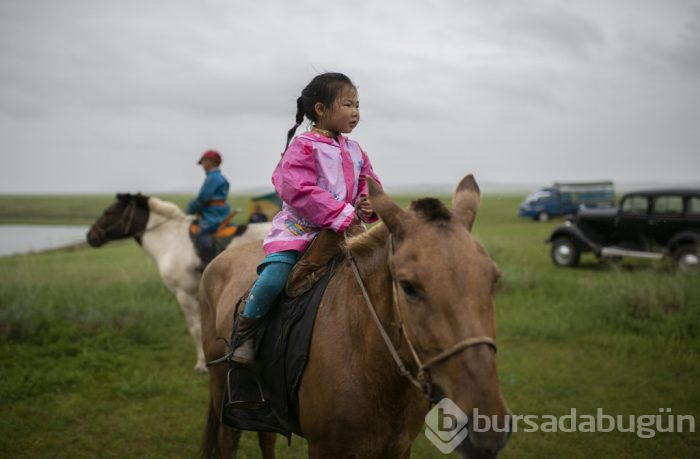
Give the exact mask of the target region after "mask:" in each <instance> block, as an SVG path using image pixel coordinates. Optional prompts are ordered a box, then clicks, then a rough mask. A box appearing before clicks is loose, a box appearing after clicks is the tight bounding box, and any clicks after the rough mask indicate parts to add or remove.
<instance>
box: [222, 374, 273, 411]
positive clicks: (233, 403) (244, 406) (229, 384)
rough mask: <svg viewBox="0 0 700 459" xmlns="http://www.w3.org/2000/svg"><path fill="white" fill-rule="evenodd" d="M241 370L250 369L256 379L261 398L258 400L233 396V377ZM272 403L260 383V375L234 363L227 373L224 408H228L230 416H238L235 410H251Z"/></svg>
mask: <svg viewBox="0 0 700 459" xmlns="http://www.w3.org/2000/svg"><path fill="white" fill-rule="evenodd" d="M239 371H248V372H249V373H250V374H251V375H252V376H253V378H254V379H255V384H256V385H257V388H258V396H259V398H258V399H257V400H234V399H233V397H234V395H233V378H234V377H235V374H236V372H239ZM269 404H270V402H269V401H268V400H266V399H265V396H264V395H263V390H262V386H261V385H260V379H259V378H258V376H257V375H256V374H255V373H254V372H252V371H250V370H249V369H247V368H246V367H243V366H239V365H234V366H233V367H232V368H231V369H230V370H229V371H228V373H227V374H226V395H225V399H224V410H226V413H227V414H228V416H229V417H232V418H234V417H236V416H235V413H234V411H237V410H244V411H249V410H259V409H261V408H265V407H267V406H268V405H269Z"/></svg>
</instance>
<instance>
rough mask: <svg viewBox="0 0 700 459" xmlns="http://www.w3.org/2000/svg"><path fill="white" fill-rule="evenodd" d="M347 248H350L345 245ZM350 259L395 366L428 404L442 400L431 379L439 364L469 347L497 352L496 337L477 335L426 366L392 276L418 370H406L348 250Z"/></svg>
mask: <svg viewBox="0 0 700 459" xmlns="http://www.w3.org/2000/svg"><path fill="white" fill-rule="evenodd" d="M345 239H346V242H347V236H345ZM346 247H347V245H346ZM346 252H347V255H348V258H349V260H350V267H351V268H352V272H353V273H354V274H355V279H356V280H357V283H358V285H359V286H360V290H361V291H362V296H363V297H364V298H365V303H366V304H367V309H368V310H369V312H370V315H371V316H372V319H373V320H374V323H375V324H376V325H377V329H378V330H379V334H380V335H381V337H382V339H383V340H384V343H385V344H386V347H387V350H388V351H389V353H390V354H391V357H392V358H393V359H394V362H396V365H397V367H398V369H399V372H401V374H402V375H403V376H405V377H406V378H407V379H408V380H409V381H410V382H411V384H413V385H414V386H416V387H417V388H418V389H420V390H421V392H422V393H423V395H424V396H425V397H426V398H427V399H428V401H429V402H431V403H437V402H438V401H439V400H437V396H436V394H435V393H434V391H433V384H432V378H431V376H430V368H431V367H433V366H435V365H437V364H438V363H440V362H444V361H445V360H448V359H449V358H451V357H454V356H455V355H457V354H458V353H460V352H461V351H463V350H464V349H467V348H469V347H473V346H478V345H481V344H484V345H487V346H489V347H491V348H492V349H493V350H494V352H495V351H496V342H495V341H494V340H493V338H491V337H489V336H475V337H471V338H466V339H464V340H462V341H460V342H458V343H456V344H454V345H453V346H452V347H450V348H449V349H447V350H445V351H443V352H441V353H439V354H438V355H436V356H433V357H431V358H429V359H428V360H427V361H426V362H425V363H423V362H422V361H421V359H420V357H418V353H417V352H416V349H415V346H413V343H412V342H411V339H410V337H409V336H408V334H407V333H406V328H405V327H404V325H403V319H402V317H401V308H399V302H398V284H397V282H396V279H395V278H393V277H392V297H391V300H392V304H393V306H394V310H395V312H396V315H397V316H398V319H399V323H398V327H399V331H400V333H401V336H403V337H404V338H405V340H406V343H407V344H408V347H409V349H410V350H411V354H412V355H413V360H414V361H415V363H416V365H417V367H418V371H417V372H416V375H415V376H413V375H412V374H411V372H410V371H409V370H408V369H407V368H406V365H405V364H404V363H403V361H402V360H401V357H399V353H398V351H397V349H396V346H394V344H393V343H392V342H391V338H390V337H389V334H388V333H387V332H386V329H385V328H384V326H383V325H382V322H381V320H380V319H379V316H378V315H377V310H376V308H375V307H374V304H373V303H372V300H371V299H370V297H369V294H368V293H367V289H366V287H365V284H364V282H363V281H362V277H361V276H360V271H359V270H358V269H357V264H356V263H355V259H354V258H353V256H352V253H351V252H350V250H349V248H348V250H347V251H346ZM393 253H394V241H393V238H392V236H391V234H390V235H389V257H391V255H393Z"/></svg>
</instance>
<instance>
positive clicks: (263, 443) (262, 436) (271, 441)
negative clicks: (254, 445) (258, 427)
mask: <svg viewBox="0 0 700 459" xmlns="http://www.w3.org/2000/svg"><path fill="white" fill-rule="evenodd" d="M276 440H277V434H275V433H270V432H258V444H259V445H260V451H261V452H262V457H263V459H275V441H276Z"/></svg>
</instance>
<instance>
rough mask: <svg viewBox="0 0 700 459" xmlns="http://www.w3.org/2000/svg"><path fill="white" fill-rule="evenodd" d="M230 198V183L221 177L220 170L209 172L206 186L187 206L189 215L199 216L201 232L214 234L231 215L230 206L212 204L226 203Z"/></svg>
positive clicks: (205, 182)
mask: <svg viewBox="0 0 700 459" xmlns="http://www.w3.org/2000/svg"><path fill="white" fill-rule="evenodd" d="M227 197H228V181H227V180H226V178H225V177H224V176H223V175H221V171H220V170H219V169H213V170H210V171H209V172H207V177H206V179H204V184H203V185H202V188H200V190H199V194H198V195H197V197H196V198H194V199H193V200H192V201H190V202H189V204H187V213H188V214H197V213H198V214H199V215H200V217H199V228H200V231H201V232H204V233H213V232H215V231H216V229H217V228H218V227H219V225H220V224H221V222H222V221H223V220H224V219H225V218H226V216H227V215H228V214H230V213H231V207H230V206H229V205H228V204H224V205H219V204H214V205H212V204H210V202H211V201H224V202H226V198H227Z"/></svg>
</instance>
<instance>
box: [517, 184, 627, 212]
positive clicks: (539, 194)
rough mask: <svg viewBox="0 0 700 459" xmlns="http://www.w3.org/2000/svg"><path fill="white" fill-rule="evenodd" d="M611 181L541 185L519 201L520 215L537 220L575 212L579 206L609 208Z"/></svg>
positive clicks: (611, 196) (613, 191)
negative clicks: (542, 186)
mask: <svg viewBox="0 0 700 459" xmlns="http://www.w3.org/2000/svg"><path fill="white" fill-rule="evenodd" d="M614 205H615V187H614V186H613V182H580V183H560V182H554V185H553V186H550V187H546V188H541V189H539V190H538V191H536V192H534V193H532V194H531V195H529V196H528V197H526V198H525V200H524V201H523V202H522V203H521V204H520V216H521V217H526V218H532V219H534V220H539V221H547V220H549V219H550V218H552V217H559V216H562V215H565V216H566V215H576V213H577V212H578V210H579V208H581V207H613V206H614Z"/></svg>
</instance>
